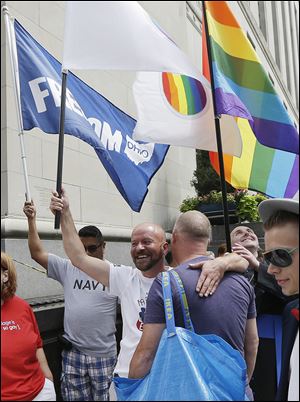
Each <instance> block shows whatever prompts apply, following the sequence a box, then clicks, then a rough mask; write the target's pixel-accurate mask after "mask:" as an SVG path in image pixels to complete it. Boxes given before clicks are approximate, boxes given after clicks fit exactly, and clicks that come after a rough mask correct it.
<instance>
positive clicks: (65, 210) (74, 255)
mask: <svg viewBox="0 0 300 402" xmlns="http://www.w3.org/2000/svg"><path fill="white" fill-rule="evenodd" d="M52 194H53V195H52V197H51V203H50V210H51V211H52V213H53V214H55V212H56V211H59V212H60V213H61V231H62V235H63V242H64V248H65V252H66V254H67V256H68V257H69V258H70V260H71V262H72V264H73V265H74V266H75V267H77V268H79V269H80V270H81V271H83V272H85V273H86V274H87V275H89V276H90V277H91V278H93V279H95V280H96V281H97V282H100V283H102V284H103V285H104V286H109V270H110V267H109V264H108V263H107V262H105V261H103V260H100V259H98V258H94V257H90V256H88V255H87V254H86V252H85V249H84V247H83V244H82V242H81V241H80V238H79V236H78V234H77V231H76V228H75V225H74V221H73V218H72V214H71V211H70V207H69V200H68V197H67V196H66V193H65V191H64V190H62V196H61V198H59V197H58V194H57V192H53V193H52Z"/></svg>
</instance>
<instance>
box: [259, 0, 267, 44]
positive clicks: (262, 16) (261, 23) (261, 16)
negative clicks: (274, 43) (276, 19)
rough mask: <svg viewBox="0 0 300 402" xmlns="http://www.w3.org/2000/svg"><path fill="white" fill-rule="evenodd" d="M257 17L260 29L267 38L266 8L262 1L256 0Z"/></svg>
mask: <svg viewBox="0 0 300 402" xmlns="http://www.w3.org/2000/svg"><path fill="white" fill-rule="evenodd" d="M258 17H259V27H260V30H261V32H262V34H263V35H264V37H265V39H266V40H267V25H266V10H265V2H264V1H258Z"/></svg>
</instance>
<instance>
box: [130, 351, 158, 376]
mask: <svg viewBox="0 0 300 402" xmlns="http://www.w3.org/2000/svg"><path fill="white" fill-rule="evenodd" d="M154 357H155V353H154V352H152V351H151V352H150V351H146V350H145V351H141V352H138V353H136V354H135V355H134V357H133V358H132V360H131V363H130V368H129V375H128V377H129V378H142V377H145V375H147V374H148V373H149V371H150V370H151V367H152V363H153V360H154Z"/></svg>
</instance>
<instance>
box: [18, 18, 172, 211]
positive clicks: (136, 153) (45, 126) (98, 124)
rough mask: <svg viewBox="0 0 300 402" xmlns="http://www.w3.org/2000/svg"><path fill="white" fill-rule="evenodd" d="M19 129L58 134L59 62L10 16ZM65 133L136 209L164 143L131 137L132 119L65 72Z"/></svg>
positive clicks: (159, 162)
mask: <svg viewBox="0 0 300 402" xmlns="http://www.w3.org/2000/svg"><path fill="white" fill-rule="evenodd" d="M14 26H15V36H16V45H17V54H18V65H19V78H20V92H21V93H20V96H21V107H22V118H23V129H24V130H31V129H32V128H34V127H39V128H40V129H41V130H42V131H44V132H45V133H48V134H58V132H59V115H60V98H61V64H60V63H59V62H58V61H57V60H56V59H55V58H54V57H53V56H51V54H49V53H48V52H47V51H46V50H45V49H44V48H43V47H42V46H41V45H40V44H39V43H38V42H37V41H36V40H35V39H33V37H32V36H31V35H29V33H28V32H27V31H26V30H25V29H24V28H23V27H22V26H21V25H20V24H19V23H18V22H17V21H16V20H15V23H14ZM67 81H68V83H67V95H66V115H65V130H64V131H65V133H66V134H69V135H73V136H75V137H78V138H80V139H81V140H83V141H85V142H86V143H88V144H89V145H91V146H92V147H93V148H94V150H95V152H96V154H97V156H98V158H99V159H100V160H101V162H102V164H103V166H104V167H105V169H106V171H107V173H108V174H109V176H110V177H111V179H112V180H113V182H114V183H115V185H116V187H117V189H118V190H119V191H120V193H121V194H122V196H123V197H124V199H125V200H126V202H127V203H128V204H129V206H130V207H131V209H132V210H134V211H136V212H139V211H140V209H141V207H142V204H143V201H144V199H145V197H146V195H147V192H148V184H149V183H150V181H151V179H152V177H153V176H154V174H155V173H156V172H157V170H158V169H159V168H160V166H161V165H162V163H163V161H164V159H165V156H166V153H167V151H168V149H169V146H167V145H159V144H153V143H145V142H137V141H134V140H133V139H132V133H133V129H134V127H135V125H136V121H135V120H134V119H133V118H132V117H130V116H128V115H127V114H126V113H124V112H122V111H121V110H120V109H118V108H117V107H116V106H114V105H113V104H112V103H111V102H109V101H108V100H107V99H105V98H104V97H103V96H102V95H100V94H99V93H98V92H96V91H95V90H94V89H92V88H91V87H89V86H88V85H87V84H85V83H84V82H83V81H82V80H80V79H79V78H78V77H76V76H75V75H74V74H72V73H71V72H69V74H68V80H67Z"/></svg>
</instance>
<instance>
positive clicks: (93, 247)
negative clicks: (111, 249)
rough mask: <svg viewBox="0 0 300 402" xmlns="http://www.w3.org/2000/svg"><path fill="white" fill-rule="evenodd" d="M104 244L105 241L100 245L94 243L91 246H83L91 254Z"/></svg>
mask: <svg viewBox="0 0 300 402" xmlns="http://www.w3.org/2000/svg"><path fill="white" fill-rule="evenodd" d="M102 245H103V243H100V244H98V245H96V244H92V245H91V246H83V247H84V249H85V251H86V252H89V253H90V254H91V253H95V251H97V249H98V248H99V247H100V246H102Z"/></svg>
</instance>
